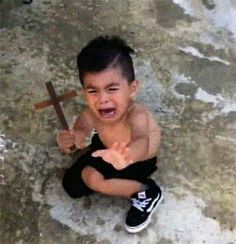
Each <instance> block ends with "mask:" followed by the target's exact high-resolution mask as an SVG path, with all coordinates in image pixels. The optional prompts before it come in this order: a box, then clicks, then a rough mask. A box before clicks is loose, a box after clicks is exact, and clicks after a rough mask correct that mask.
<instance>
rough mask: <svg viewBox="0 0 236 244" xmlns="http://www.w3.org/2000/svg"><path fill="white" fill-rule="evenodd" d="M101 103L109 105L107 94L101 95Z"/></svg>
mask: <svg viewBox="0 0 236 244" xmlns="http://www.w3.org/2000/svg"><path fill="white" fill-rule="evenodd" d="M99 102H100V103H107V102H108V95H107V94H106V92H101V93H100V96H99Z"/></svg>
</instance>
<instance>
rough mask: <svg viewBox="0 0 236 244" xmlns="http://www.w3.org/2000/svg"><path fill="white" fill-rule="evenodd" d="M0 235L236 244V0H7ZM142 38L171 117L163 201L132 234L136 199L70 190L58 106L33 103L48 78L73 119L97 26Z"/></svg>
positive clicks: (148, 91)
mask: <svg viewBox="0 0 236 244" xmlns="http://www.w3.org/2000/svg"><path fill="white" fill-rule="evenodd" d="M0 4H1V20H2V21H1V31H0V36H1V47H0V55H1V60H0V71H1V77H0V99H1V105H0V108H1V113H0V164H1V167H0V194H1V201H0V231H1V235H0V243H3V244H8V243H18V244H21V243H43V244H44V243H46V244H51V243H70V244H73V243H86V244H88V243H91V244H92V243H97V244H98V243H99V244H102V243H104V244H105V243H121V244H123V243H131V244H133V243H134V244H136V243H140V244H143V243H145V244H146V243H150V244H157V243H160V244H169V243H181V244H182V243H184V244H185V243H196V244H199V243H210V244H225V243H227V244H230V243H231V244H232V243H236V208H235V206H236V177H235V172H236V147H235V145H236V86H235V84H236V48H235V47H236V45H235V43H236V25H235V23H236V19H235V16H236V1H235V0H225V1H220V0H202V1H197V2H196V1H194V0H190V1H185V0H145V1H135V0H126V1H125V0H122V1H118V0H117V1H115V0H100V1H98V0H97V1H90V0H87V1H85V0H80V1H79V0H76V1H71V0H33V2H32V3H31V4H24V3H23V1H21V0H10V1H9V0H2V1H0ZM101 34H103V35H105V34H108V35H120V36H121V37H123V38H124V39H126V40H127V42H128V43H129V44H130V45H131V46H132V47H133V48H134V49H135V51H136V54H135V56H134V62H135V69H136V76H137V79H139V80H140V81H141V84H142V89H141V91H140V94H139V96H138V97H137V100H139V101H141V102H143V103H145V104H146V105H147V106H148V107H149V108H150V109H151V110H152V111H153V113H154V114H155V116H156V118H157V120H158V122H159V124H160V125H161V127H162V128H163V138H162V144H161V148H160V152H159V159H158V167H159V170H158V171H157V172H156V173H155V174H154V175H153V178H154V179H155V180H156V181H157V182H158V183H159V184H160V186H161V187H162V189H163V190H164V201H163V202H162V204H161V205H160V207H159V209H158V210H157V211H156V212H155V213H154V215H153V218H152V222H151V224H150V226H149V227H148V228H147V229H145V230H144V231H142V232H141V233H138V234H128V233H127V232H126V231H125V230H124V228H123V219H124V214H125V212H126V210H127V209H128V208H129V204H130V203H129V201H127V200H123V199H118V198H109V197H105V196H102V195H99V194H95V195H93V196H89V197H85V198H82V199H78V200H73V199H70V198H69V197H68V196H67V195H66V194H65V193H64V191H63V189H62V187H61V177H62V175H63V170H64V169H65V168H66V167H69V165H70V164H71V163H72V162H73V160H74V159H75V158H76V157H77V156H78V155H76V154H73V155H64V154H61V153H60V151H59V150H58V148H57V145H56V141H55V134H56V133H57V131H58V129H59V123H58V121H57V119H56V116H55V112H54V111H53V109H52V108H48V109H45V110H44V111H41V112H36V111H35V110H34V109H33V104H34V103H36V102H39V101H41V100H44V99H45V98H46V97H47V92H46V89H45V86H44V83H45V82H46V81H52V82H53V84H54V86H55V88H56V90H57V92H58V93H62V92H64V91H67V90H71V89H77V90H78V93H79V96H78V97H77V98H75V99H72V100H70V101H66V102H64V103H63V109H64V111H65V114H66V117H67V119H68V121H72V120H73V118H74V117H75V116H76V115H77V114H78V113H79V112H80V110H81V109H82V108H83V107H84V106H85V103H84V101H83V97H82V95H81V93H80V89H79V87H80V85H79V81H78V74H77V70H76V55H77V53H78V52H79V50H80V49H81V48H82V47H83V46H84V45H85V44H86V43H87V42H88V41H89V40H91V39H92V38H93V37H95V36H98V35H101Z"/></svg>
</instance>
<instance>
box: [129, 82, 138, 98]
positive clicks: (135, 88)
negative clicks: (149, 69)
mask: <svg viewBox="0 0 236 244" xmlns="http://www.w3.org/2000/svg"><path fill="white" fill-rule="evenodd" d="M130 90H131V95H130V96H131V98H133V97H134V96H135V95H136V94H137V93H138V91H139V81H138V80H133V81H132V82H131V83H130Z"/></svg>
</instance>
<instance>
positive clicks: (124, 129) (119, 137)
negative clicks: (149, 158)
mask: <svg viewBox="0 0 236 244" xmlns="http://www.w3.org/2000/svg"><path fill="white" fill-rule="evenodd" d="M96 130H97V132H98V134H99V138H100V139H101V141H102V142H103V144H104V145H105V146H106V147H110V146H111V145H112V144H113V143H114V142H124V143H127V144H128V143H129V142H130V141H131V129H130V127H129V126H128V125H118V126H110V127H107V126H98V127H97V128H96Z"/></svg>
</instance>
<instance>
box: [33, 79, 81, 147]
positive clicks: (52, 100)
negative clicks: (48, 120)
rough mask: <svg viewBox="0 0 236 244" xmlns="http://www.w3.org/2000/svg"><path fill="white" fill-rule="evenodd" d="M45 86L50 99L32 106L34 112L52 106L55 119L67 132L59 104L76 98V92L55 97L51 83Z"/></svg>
mask: <svg viewBox="0 0 236 244" xmlns="http://www.w3.org/2000/svg"><path fill="white" fill-rule="evenodd" d="M45 85H46V88H47V90H48V93H49V95H50V99H48V100H44V101H42V102H40V103H36V104H34V108H35V109H36V110H39V109H43V108H46V107H48V106H50V105H52V106H53V107H54V109H55V111H56V114H57V117H58V119H59V121H60V123H61V126H62V129H64V130H69V126H68V123H67V121H66V118H65V115H64V113H63V110H62V108H61V104H60V102H62V101H64V100H67V99H70V98H73V97H76V96H77V93H76V91H75V90H73V91H68V92H66V93H64V94H63V95H61V96H57V94H56V92H55V89H54V87H53V85H52V82H50V81H48V82H46V83H45ZM75 149H76V147H75V145H73V146H71V147H70V150H75Z"/></svg>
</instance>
